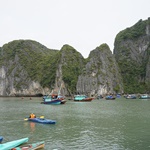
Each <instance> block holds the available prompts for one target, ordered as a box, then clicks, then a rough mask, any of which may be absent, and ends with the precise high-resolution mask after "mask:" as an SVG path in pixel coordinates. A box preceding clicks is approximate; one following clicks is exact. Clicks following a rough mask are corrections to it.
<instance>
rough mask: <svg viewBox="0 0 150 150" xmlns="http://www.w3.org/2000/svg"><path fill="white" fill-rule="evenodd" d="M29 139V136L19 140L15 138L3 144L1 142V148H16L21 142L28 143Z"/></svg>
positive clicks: (7, 149) (1, 149)
mask: <svg viewBox="0 0 150 150" xmlns="http://www.w3.org/2000/svg"><path fill="white" fill-rule="evenodd" d="M28 140H29V138H23V139H19V140H14V141H11V142H6V143H3V144H0V150H10V149H12V148H15V147H17V146H19V145H21V144H24V143H27V142H28Z"/></svg>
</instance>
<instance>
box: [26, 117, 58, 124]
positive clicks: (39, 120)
mask: <svg viewBox="0 0 150 150" xmlns="http://www.w3.org/2000/svg"><path fill="white" fill-rule="evenodd" d="M24 120H25V121H31V122H37V123H42V124H56V121H55V120H50V119H44V118H25V119H24Z"/></svg>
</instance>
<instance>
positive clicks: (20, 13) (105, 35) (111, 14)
mask: <svg viewBox="0 0 150 150" xmlns="http://www.w3.org/2000/svg"><path fill="white" fill-rule="evenodd" d="M148 17H150V0H0V47H2V46H3V45H4V44H6V43H8V42H11V41H13V40H20V39H23V40H34V41H37V42H39V43H41V44H42V45H44V46H46V47H47V48H50V49H57V50H60V49H61V48H62V46H63V45H65V44H69V45H70V46H72V47H74V48H75V49H76V50H77V51H78V52H80V53H81V54H82V56H83V57H84V58H87V57H88V56H89V54H90V51H92V50H94V49H95V48H96V47H98V46H100V45H101V44H103V43H107V44H108V46H109V47H110V49H111V51H112V52H113V49H114V40H115V37H116V35H117V34H118V33H119V32H120V31H122V30H124V29H126V28H127V27H131V26H133V25H134V24H135V23H137V22H138V21H139V20H140V19H142V20H147V19H148Z"/></svg>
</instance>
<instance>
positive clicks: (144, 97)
mask: <svg viewBox="0 0 150 150" xmlns="http://www.w3.org/2000/svg"><path fill="white" fill-rule="evenodd" d="M139 99H150V96H149V95H148V94H143V95H140V96H139Z"/></svg>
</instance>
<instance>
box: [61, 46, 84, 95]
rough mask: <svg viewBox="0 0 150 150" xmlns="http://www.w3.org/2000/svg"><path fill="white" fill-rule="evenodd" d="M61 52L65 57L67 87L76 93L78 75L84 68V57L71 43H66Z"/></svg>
mask: <svg viewBox="0 0 150 150" xmlns="http://www.w3.org/2000/svg"><path fill="white" fill-rule="evenodd" d="M60 52H61V55H62V59H63V61H62V72H63V81H64V82H65V84H66V86H67V89H68V90H69V91H71V92H72V93H75V92H76V84H77V80H78V76H79V75H80V74H81V71H82V69H83V65H84V58H83V57H82V56H81V54H80V53H79V52H77V51H76V50H75V49H74V48H73V47H71V46H69V45H64V46H63V47H62V49H61V51H60Z"/></svg>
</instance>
